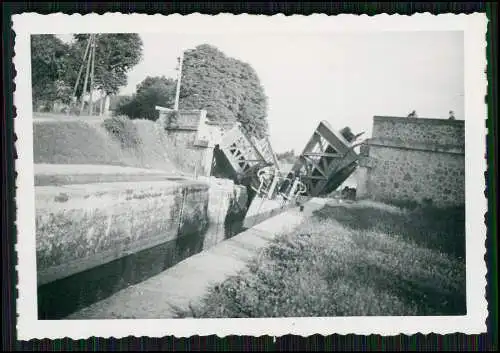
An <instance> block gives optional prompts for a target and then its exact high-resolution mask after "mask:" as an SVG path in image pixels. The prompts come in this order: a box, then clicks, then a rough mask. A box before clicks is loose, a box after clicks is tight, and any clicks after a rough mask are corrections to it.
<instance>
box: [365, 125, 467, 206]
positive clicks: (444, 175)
mask: <svg viewBox="0 0 500 353" xmlns="http://www.w3.org/2000/svg"><path fill="white" fill-rule="evenodd" d="M359 178H360V180H359V182H358V190H357V195H358V198H369V199H374V200H378V201H383V202H390V203H393V204H402V205H405V204H408V205H415V204H422V205H425V204H427V205H433V206H437V207H448V206H460V205H463V204H464V203H465V124H464V121H461V120H445V119H425V118H401V117H382V116H375V117H374V119H373V134H372V138H371V139H369V141H368V143H367V145H366V146H363V148H362V149H361V157H360V163H359Z"/></svg>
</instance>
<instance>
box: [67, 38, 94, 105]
mask: <svg viewBox="0 0 500 353" xmlns="http://www.w3.org/2000/svg"><path fill="white" fill-rule="evenodd" d="M89 49H90V37H89V40H88V42H87V47H86V48H85V53H84V54H83V58H82V65H80V70H79V71H78V76H77V77H76V82H75V87H74V88H73V95H72V96H71V107H73V99H74V98H75V97H76V90H77V88H78V84H79V83H80V78H81V76H82V71H83V67H84V66H85V60H86V59H87V54H88V53H89ZM71 107H70V108H71ZM70 110H71V109H70Z"/></svg>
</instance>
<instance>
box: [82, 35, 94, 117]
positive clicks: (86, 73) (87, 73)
mask: <svg viewBox="0 0 500 353" xmlns="http://www.w3.org/2000/svg"><path fill="white" fill-rule="evenodd" d="M89 40H90V42H92V41H93V40H94V35H93V34H91V35H90V39H89ZM89 70H90V55H89V60H88V61H87V69H86V70H85V81H83V91H82V105H81V107H80V114H82V112H83V108H84V107H85V100H84V95H85V91H86V90H87V82H88V79H89Z"/></svg>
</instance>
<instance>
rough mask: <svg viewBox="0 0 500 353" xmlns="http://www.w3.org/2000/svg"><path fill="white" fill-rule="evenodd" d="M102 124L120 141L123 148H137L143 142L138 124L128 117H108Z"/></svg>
mask: <svg viewBox="0 0 500 353" xmlns="http://www.w3.org/2000/svg"><path fill="white" fill-rule="evenodd" d="M102 126H103V127H104V128H105V129H106V131H107V132H108V133H109V134H111V136H113V137H114V138H116V139H117V140H118V141H119V142H120V144H121V146H122V148H135V147H137V146H138V145H140V144H141V139H140V137H139V134H138V132H137V126H136V125H135V124H134V123H133V122H132V121H131V120H130V119H129V118H127V117H123V116H113V117H109V118H106V119H104V121H103V122H102Z"/></svg>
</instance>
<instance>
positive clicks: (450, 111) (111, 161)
mask: <svg viewBox="0 0 500 353" xmlns="http://www.w3.org/2000/svg"><path fill="white" fill-rule="evenodd" d="M31 16H35V17H33V18H32V19H31V21H30V20H29V19H28V18H29V17H26V18H23V17H21V16H20V17H19V18H18V22H17V23H18V28H17V29H16V26H14V30H16V36H17V39H16V41H17V44H16V45H17V48H16V58H14V64H15V65H16V70H17V75H18V77H17V78H16V82H17V83H16V85H17V90H16V93H15V105H16V108H17V111H18V118H17V122H16V124H17V125H16V133H17V136H18V137H19V139H18V142H17V145H18V147H17V149H18V153H19V158H20V160H21V162H20V163H19V164H18V166H17V170H18V173H19V175H20V179H21V182H24V183H26V186H24V188H23V186H21V187H20V188H19V192H18V201H17V202H18V208H20V212H21V213H20V215H21V216H23V215H24V216H25V217H27V221H26V222H23V226H22V227H21V228H22V229H21V228H20V229H19V231H20V233H19V236H18V245H17V251H18V256H19V263H20V264H21V263H22V269H21V266H19V267H18V271H19V274H18V275H19V278H20V279H19V285H20V287H19V288H20V298H19V303H20V304H19V309H18V311H19V312H20V313H21V312H23V313H25V315H28V316H29V315H31V316H30V317H27V316H24V317H23V315H20V324H22V323H23V322H24V324H25V328H24V332H26V334H27V335H28V332H30V333H29V334H30V335H39V334H42V333H43V335H42V336H41V337H37V338H43V337H49V335H52V337H56V336H57V335H58V333H56V332H55V330H60V331H59V332H60V334H61V337H64V336H71V337H75V335H76V336H78V335H79V334H80V335H82V336H81V337H88V336H92V335H94V336H101V337H102V336H105V335H114V336H117V335H119V334H123V335H127V334H136V332H139V333H141V334H144V335H147V334H148V333H149V331H148V330H147V327H148V325H149V326H154V325H156V324H153V323H151V322H149V323H148V319H156V320H160V321H158V322H163V320H165V322H166V323H168V324H165V325H164V326H163V331H161V332H163V333H164V334H167V333H168V334H175V333H176V332H177V331H176V330H177V329H179V330H181V328H182V330H184V331H182V332H184V333H185V334H186V335H188V336H189V335H191V334H196V333H197V332H198V331H196V330H201V331H202V332H204V333H205V334H208V333H218V332H223V333H226V334H229V333H230V332H231V327H233V328H234V330H238V329H236V327H240V329H239V331H237V332H238V333H247V331H245V330H244V327H249V326H250V327H252V328H251V329H250V330H248V332H254V333H255V332H260V333H261V334H266V332H267V331H266V329H267V328H266V325H267V324H266V323H265V322H266V321H259V322H260V323H257V322H254V321H248V320H247V319H259V320H260V319H262V320H265V319H273V320H274V321H272V326H273V327H275V328H276V327H277V328H278V329H277V330H278V331H276V329H274V331H273V330H272V329H271V328H269V330H268V332H273V333H276V332H281V333H282V334H285V333H290V332H295V333H298V334H300V333H303V334H305V333H307V332H309V331H308V330H318V331H316V332H321V333H326V332H328V333H336V332H342V330H343V329H345V330H350V331H349V332H345V333H356V332H355V330H357V328H356V327H358V328H359V330H365V331H363V332H360V333H366V334H369V333H378V332H379V331H376V330H378V329H380V327H383V326H384V325H385V326H387V327H391V328H388V330H392V331H391V332H394V333H400V331H398V330H401V333H405V332H410V331H411V330H414V332H411V333H417V332H426V330H427V331H428V332H431V331H432V332H440V331H442V332H460V330H467V329H470V330H472V331H471V333H474V332H476V331H477V332H480V330H481V329H482V328H484V330H485V323H484V320H485V318H486V315H487V312H486V300H485V298H484V295H485V289H484V286H485V284H486V281H485V278H484V276H485V274H486V267H485V264H484V259H483V256H484V252H485V249H484V239H485V237H486V233H485V232H486V230H485V225H484V222H483V221H484V218H483V217H484V213H485V212H486V199H485V196H484V192H483V191H484V176H483V173H484V171H485V169H486V161H485V160H484V153H485V146H484V138H485V131H483V130H484V120H485V119H486V107H485V105H484V98H483V97H484V94H485V92H486V83H485V82H486V81H485V80H486V78H485V76H484V69H485V66H484V65H485V63H486V61H485V55H486V53H485V42H484V33H485V32H484V31H485V29H486V20H485V17H484V16H481V15H479V16H477V15H469V16H462V17H459V16H448V17H446V16H443V17H440V16H432V15H430V14H427V15H422V16H420V17H418V16H415V17H414V16H412V17H414V18H413V19H412V17H406V19H405V21H401V19H399V20H398V17H397V16H394V17H392V16H391V18H392V19H391V18H390V17H385V20H384V21H382V19H380V18H379V20H380V22H377V16H375V17H373V18H370V19H369V18H364V19H359V18H358V17H357V16H352V21H351V25H350V26H349V25H346V24H348V22H349V20H348V19H346V18H344V19H343V20H339V22H335V19H333V18H328V17H324V18H318V17H316V18H317V21H318V22H317V23H318V25H317V26H316V27H315V26H314V23H315V22H314V21H315V20H313V19H312V18H308V17H303V18H300V19H299V18H295V19H294V16H291V17H288V18H285V17H281V18H280V17H268V18H267V19H266V18H265V17H264V18H262V17H261V18H260V19H258V18H255V16H250V15H240V16H233V15H228V16H226V17H224V16H219V18H220V20H218V19H217V17H218V16H202V15H198V16H177V17H172V16H163V17H161V16H156V17H155V18H154V19H153V18H152V17H151V16H149V17H148V16H146V15H143V16H139V17H134V16H133V15H118V14H114V15H112V16H111V17H108V18H106V16H107V15H101V16H99V15H94V17H93V18H92V20H89V19H86V17H87V16H81V17H72V16H67V15H62V14H59V15H57V17H53V18H52V19H50V18H48V17H49V16H50V15H36V14H33V15H31ZM127 17H129V18H128V19H127ZM311 17H313V16H311ZM418 18H421V21H420V22H419V21H418ZM440 18H441V20H440ZM308 21H309V22H308ZM321 21H323V22H324V23H323V24H321V25H320V23H321ZM391 21H392V22H391ZM14 22H15V25H16V21H14ZM235 23H240V24H241V26H240V27H238V28H237V29H235V30H234V31H233V30H230V29H229V28H231V27H232V26H231V25H230V24H235ZM308 23H310V24H311V26H309V25H308ZM363 23H365V24H366V29H365V30H363ZM377 23H380V25H377ZM420 23H421V24H420ZM330 24H331V27H330ZM405 24H407V26H406V27H405ZM162 25H164V29H162V28H163V27H158V26H162ZM384 26H386V27H384ZM181 27H182V28H186V30H185V31H184V30H179V28H181ZM467 31H469V32H467ZM20 193H24V194H23V197H22V198H20V196H19V195H20ZM21 203H23V204H24V205H21ZM23 207H24V208H23ZM18 224H19V222H18ZM30 227H31V228H30ZM23 290H24V292H23ZM320 318H321V319H325V318H328V319H332V320H354V321H352V323H351V324H349V323H348V321H331V322H330V323H329V324H328V321H324V323H323V324H322V323H321V321H317V319H320ZM122 319H127V321H125V320H124V321H122ZM130 319H133V320H132V321H131V320H130ZM187 319H189V320H187ZM203 319H218V320H215V321H210V323H208V322H207V321H204V320H203ZM232 319H239V320H236V321H234V320H232ZM87 320H93V321H92V323H91V324H90V323H89V322H87ZM109 320H112V321H109ZM134 320H135V321H134ZM139 320H140V321H139ZM144 320H145V321H144ZM276 320H282V321H276ZM287 320H288V321H287ZM307 320H313V321H307ZM314 320H316V321H314ZM376 320H380V321H376ZM127 322H128V324H127ZM134 322H136V323H135V324H133V323H134ZM139 322H140V324H139ZM252 322H253V323H252ZM280 322H283V323H285V324H284V325H288V326H281V324H280ZM308 322H309V323H308ZM334 322H336V323H335V324H334ZM342 322H345V326H342ZM219 323H221V324H220V325H222V326H217V325H219ZM301 323H302V324H301ZM51 325H52V326H51ZM127 325H129V326H127ZM190 325H191V326H190ZM269 325H271V324H269ZM321 325H323V326H322V328H319V327H321ZM454 325H455V326H454ZM132 326H134V328H132ZM280 326H281V327H283V330H284V331H279V327H280ZM118 327H122V329H121V331H113V330H115V329H116V330H118ZM125 327H128V329H127V328H125ZM217 327H219V330H222V331H213V330H217ZM221 327H225V329H221ZM287 327H288V328H287ZM101 328H106V329H103V331H101ZM78 329H81V330H83V331H81V332H83V333H77V330H78ZM156 329H157V330H158V329H159V327H156ZM49 330H54V331H51V333H49ZM106 330H107V331H106ZM137 330H138V331H137ZM211 330H212V331H211ZM224 330H225V331H224ZM287 330H288V331H287ZM294 330H295V331H294ZM300 330H303V331H300ZM332 330H336V331H332ZM474 330H475V331H474ZM478 330H479V331H478ZM113 332H117V333H115V334H113ZM152 332H155V331H152ZM156 332H158V331H156ZM179 332H180V331H179ZM182 332H181V333H180V335H182ZM462 332H465V333H467V331H462ZM313 333H314V331H313ZM151 334H154V333H151ZM34 337H35V336H32V338H34ZM78 337H80V336H78Z"/></svg>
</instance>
